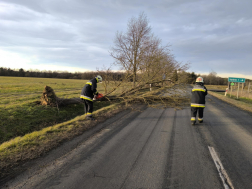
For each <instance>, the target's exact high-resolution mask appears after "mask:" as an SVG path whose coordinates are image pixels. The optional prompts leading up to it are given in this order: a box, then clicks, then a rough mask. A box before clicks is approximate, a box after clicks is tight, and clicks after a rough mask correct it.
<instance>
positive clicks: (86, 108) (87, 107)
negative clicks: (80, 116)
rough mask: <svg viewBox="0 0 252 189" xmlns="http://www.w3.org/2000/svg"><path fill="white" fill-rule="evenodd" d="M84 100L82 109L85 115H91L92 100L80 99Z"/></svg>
mask: <svg viewBox="0 0 252 189" xmlns="http://www.w3.org/2000/svg"><path fill="white" fill-rule="evenodd" d="M82 100H83V101H84V111H85V114H86V116H88V117H92V113H93V102H92V101H90V100H85V99H82Z"/></svg>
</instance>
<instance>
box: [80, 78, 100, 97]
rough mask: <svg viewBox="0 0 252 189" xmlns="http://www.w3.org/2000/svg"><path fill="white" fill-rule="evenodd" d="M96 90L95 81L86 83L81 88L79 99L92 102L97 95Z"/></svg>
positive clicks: (94, 79)
mask: <svg viewBox="0 0 252 189" xmlns="http://www.w3.org/2000/svg"><path fill="white" fill-rule="evenodd" d="M96 88H97V79H96V78H93V79H91V80H90V81H88V82H87V83H86V84H85V86H84V87H83V88H82V91H81V96H80V98H82V99H85V100H89V101H93V98H94V95H97V94H98V92H97V91H96Z"/></svg>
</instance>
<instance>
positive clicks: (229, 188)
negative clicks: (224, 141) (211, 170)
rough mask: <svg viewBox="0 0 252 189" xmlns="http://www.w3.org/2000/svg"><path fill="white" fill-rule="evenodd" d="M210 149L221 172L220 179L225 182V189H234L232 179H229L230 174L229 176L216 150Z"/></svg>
mask: <svg viewBox="0 0 252 189" xmlns="http://www.w3.org/2000/svg"><path fill="white" fill-rule="evenodd" d="M208 149H209V151H210V154H211V156H212V158H213V161H214V164H215V166H216V168H217V170H218V172H219V175H220V178H221V180H222V182H223V185H224V188H225V189H234V186H233V184H232V182H231V180H230V178H229V177H228V174H227V172H226V170H225V169H224V167H223V165H222V163H221V161H220V159H219V157H218V155H217V153H216V151H215V150H214V148H213V147H210V146H208Z"/></svg>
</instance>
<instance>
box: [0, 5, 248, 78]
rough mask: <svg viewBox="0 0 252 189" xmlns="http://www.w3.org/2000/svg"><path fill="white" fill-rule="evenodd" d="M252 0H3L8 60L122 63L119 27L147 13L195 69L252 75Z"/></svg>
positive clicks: (0, 31)
mask: <svg viewBox="0 0 252 189" xmlns="http://www.w3.org/2000/svg"><path fill="white" fill-rule="evenodd" d="M251 8H252V1H251V0H211V1H209V0H155V1H153V0H92V1H90V0H0V67H6V68H12V69H14V68H15V69H19V68H23V69H24V70H30V69H33V70H35V69H38V70H41V71H42V70H51V71H54V70H57V71H68V72H84V71H96V70H97V69H102V68H109V67H111V69H112V70H119V67H118V66H116V65H114V64H113V63H114V59H113V58H112V57H111V56H110V53H109V51H110V50H111V48H112V47H113V46H114V39H115V36H116V33H117V32H118V31H119V32H126V31H127V23H128V21H129V20H130V19H131V18H132V17H138V16H139V14H141V13H142V12H144V14H145V15H146V16H147V18H148V21H149V25H150V26H151V28H152V33H153V34H154V35H155V36H156V37H158V38H159V39H161V40H162V44H163V45H170V50H171V52H172V54H174V56H175V59H176V60H177V61H178V62H181V63H182V64H186V63H190V68H189V69H188V71H189V72H195V73H198V74H209V73H210V72H216V73H217V75H218V76H220V77H245V78H248V79H252V11H251Z"/></svg>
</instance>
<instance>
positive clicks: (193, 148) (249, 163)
mask: <svg viewBox="0 0 252 189" xmlns="http://www.w3.org/2000/svg"><path fill="white" fill-rule="evenodd" d="M190 117H191V116H190V108H189V107H185V108H184V109H182V110H175V109H173V108H167V109H152V108H143V109H142V112H139V111H125V112H122V113H120V114H118V115H117V116H115V117H113V118H111V119H109V120H107V121H106V122H105V123H104V124H102V125H99V126H98V127H97V129H96V130H93V131H90V133H86V134H84V135H83V136H80V137H78V138H76V139H75V140H74V141H71V142H70V143H68V144H64V145H63V146H62V147H60V148H58V149H56V150H54V151H53V152H51V153H50V154H49V155H48V156H46V157H45V158H41V159H38V160H36V161H35V162H33V164H32V166H31V167H30V168H29V169H27V170H26V171H24V172H23V174H21V175H19V176H18V177H16V178H15V179H13V180H10V181H9V182H8V183H6V184H5V185H4V186H2V187H3V188H25V189H29V188H32V189H33V188H36V189H37V188H38V189H40V188H41V189H45V188H47V189H49V188H59V189H62V188H67V189H70V188H77V189H79V188H80V189H96V188H97V189H113V188H115V189H140V188H141V189H147V188H149V189H161V188H163V189H164V188H170V189H173V188H181V189H190V188H191V189H218V188H224V184H225V183H226V187H229V188H232V185H233V187H234V188H236V189H237V188H241V189H245V188H246V189H249V188H252V115H251V114H249V113H247V112H244V111H242V110H240V109H238V108H236V107H233V106H231V105H229V104H227V103H224V102H222V101H220V100H218V99H216V98H215V97H212V96H210V95H208V97H207V104H206V108H205V111H204V123H202V124H197V125H195V126H192V125H191V123H190ZM209 147H211V148H213V149H214V150H215V152H216V153H217V156H218V158H219V160H220V162H218V163H216V161H215V163H216V164H215V163H214V160H213V158H212V155H211V153H210V151H209ZM70 149H71V150H70ZM55 158H56V159H55ZM220 163H222V165H221V166H223V167H224V169H225V170H222V172H221V173H220V172H218V170H217V168H218V166H220ZM216 165H217V166H216ZM223 171H224V172H226V173H227V174H226V175H225V176H226V178H224V184H223V181H222V179H221V175H222V173H223ZM227 180H228V181H227Z"/></svg>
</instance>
